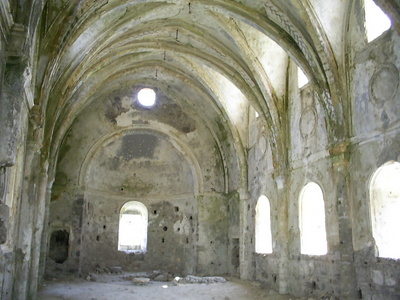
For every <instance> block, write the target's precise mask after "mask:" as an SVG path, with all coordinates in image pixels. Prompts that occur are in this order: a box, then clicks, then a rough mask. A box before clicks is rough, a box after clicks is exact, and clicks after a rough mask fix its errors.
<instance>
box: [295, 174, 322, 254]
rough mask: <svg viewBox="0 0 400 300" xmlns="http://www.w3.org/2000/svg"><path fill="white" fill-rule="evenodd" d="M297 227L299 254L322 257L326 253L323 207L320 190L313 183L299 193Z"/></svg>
mask: <svg viewBox="0 0 400 300" xmlns="http://www.w3.org/2000/svg"><path fill="white" fill-rule="evenodd" d="M299 223H300V224H299V225H300V240H301V253H302V254H309V255H324V254H326V253H327V252H328V248H327V241H326V228H325V205H324V196H323V194H322V190H321V188H320V186H319V185H318V184H316V183H315V182H310V183H308V184H307V185H306V186H305V187H304V188H303V189H302V190H301V192H300V201H299Z"/></svg>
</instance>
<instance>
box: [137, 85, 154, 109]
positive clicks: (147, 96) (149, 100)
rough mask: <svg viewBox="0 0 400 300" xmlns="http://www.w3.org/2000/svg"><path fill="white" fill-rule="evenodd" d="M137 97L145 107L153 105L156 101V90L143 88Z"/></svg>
mask: <svg viewBox="0 0 400 300" xmlns="http://www.w3.org/2000/svg"><path fill="white" fill-rule="evenodd" d="M137 97H138V101H139V103H140V104H141V105H143V106H145V107H152V106H153V105H154V104H155V103H156V92H155V91H154V90H153V89H149V88H144V89H141V90H140V91H139V93H138V95H137Z"/></svg>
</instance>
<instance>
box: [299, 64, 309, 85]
mask: <svg viewBox="0 0 400 300" xmlns="http://www.w3.org/2000/svg"><path fill="white" fill-rule="evenodd" d="M297 84H298V86H299V89H301V88H302V87H304V86H305V85H306V84H308V78H307V76H306V74H304V72H303V70H302V69H301V68H300V67H297Z"/></svg>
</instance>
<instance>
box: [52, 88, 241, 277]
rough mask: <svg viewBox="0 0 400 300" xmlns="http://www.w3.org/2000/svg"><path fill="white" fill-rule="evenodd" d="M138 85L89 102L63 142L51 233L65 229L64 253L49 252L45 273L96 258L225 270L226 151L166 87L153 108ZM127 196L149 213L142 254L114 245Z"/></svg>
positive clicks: (179, 269) (90, 266) (183, 269)
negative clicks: (139, 96) (143, 102)
mask: <svg viewBox="0 0 400 300" xmlns="http://www.w3.org/2000/svg"><path fill="white" fill-rule="evenodd" d="M136 91H137V89H136ZM134 94H135V90H129V92H127V93H126V94H124V93H123V92H121V91H119V92H115V93H114V94H112V95H111V96H108V97H104V100H103V101H96V102H93V104H91V105H90V106H89V107H88V108H86V109H85V110H84V112H83V113H82V115H81V116H80V117H79V118H78V119H77V120H75V122H74V125H73V126H72V128H71V129H70V131H69V133H68V135H67V136H66V138H65V140H64V142H63V144H62V146H61V148H60V155H59V163H58V167H57V175H56V180H55V183H54V185H53V193H52V202H51V208H50V220H49V221H50V222H49V224H50V225H49V228H50V232H49V238H50V237H51V233H52V232H55V231H58V230H62V231H63V230H65V231H66V232H68V234H69V244H68V259H67V260H65V261H64V262H62V263H56V262H55V261H54V259H52V258H51V257H50V258H48V263H47V271H48V272H47V273H48V274H49V275H51V274H55V272H57V271H62V272H80V273H85V272H90V271H93V270H95V268H96V267H97V266H99V265H100V266H101V267H110V266H122V267H123V268H124V269H126V270H136V271H143V270H156V269H161V270H163V271H169V272H173V273H175V274H176V275H183V274H190V273H192V274H193V273H197V274H204V275H213V274H226V273H227V272H228V265H229V263H228V226H229V216H228V211H227V201H228V198H227V196H226V195H225V194H224V193H223V192H224V191H225V184H226V182H227V181H226V180H225V179H224V177H225V174H224V170H223V168H224V163H223V162H222V161H221V159H222V157H221V155H220V152H219V151H220V150H218V149H217V145H216V143H215V142H214V139H213V137H212V136H211V134H210V132H209V129H208V128H207V127H206V126H205V125H206V124H203V123H202V122H201V121H199V120H196V119H193V118H191V117H190V115H188V114H187V113H186V112H185V111H183V110H181V107H180V106H179V105H177V104H174V102H173V101H172V100H170V99H168V98H166V97H165V96H163V94H162V92H159V93H158V98H157V101H158V102H157V104H156V106H155V107H153V108H149V109H147V108H146V109H145V108H142V107H140V106H139V105H138V104H137V103H135V99H134V98H133V97H132V96H129V95H134ZM127 201H139V202H141V203H143V204H144V205H145V206H146V208H147V210H148V213H149V226H148V246H147V252H146V253H144V254H137V253H136V254H133V253H130V254H127V253H124V252H121V251H118V222H119V211H120V209H121V207H122V205H123V204H124V203H126V202H127ZM232 209H236V207H235V206H233V207H232ZM235 215H236V216H238V212H236V213H235ZM235 237H237V233H236V234H235ZM232 249H233V250H232V251H234V250H235V249H236V248H235V246H232ZM232 251H231V253H232ZM49 253H52V249H50V250H49ZM231 256H232V255H231ZM230 259H231V260H232V257H231V258H230ZM236 259H238V258H236ZM232 271H235V272H237V270H236V269H235V270H232Z"/></svg>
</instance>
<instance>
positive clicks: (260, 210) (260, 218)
mask: <svg viewBox="0 0 400 300" xmlns="http://www.w3.org/2000/svg"><path fill="white" fill-rule="evenodd" d="M256 253H261V254H269V253H272V234H271V208H270V204H269V200H268V198H267V197H265V196H261V197H260V198H258V201H257V205H256Z"/></svg>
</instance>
